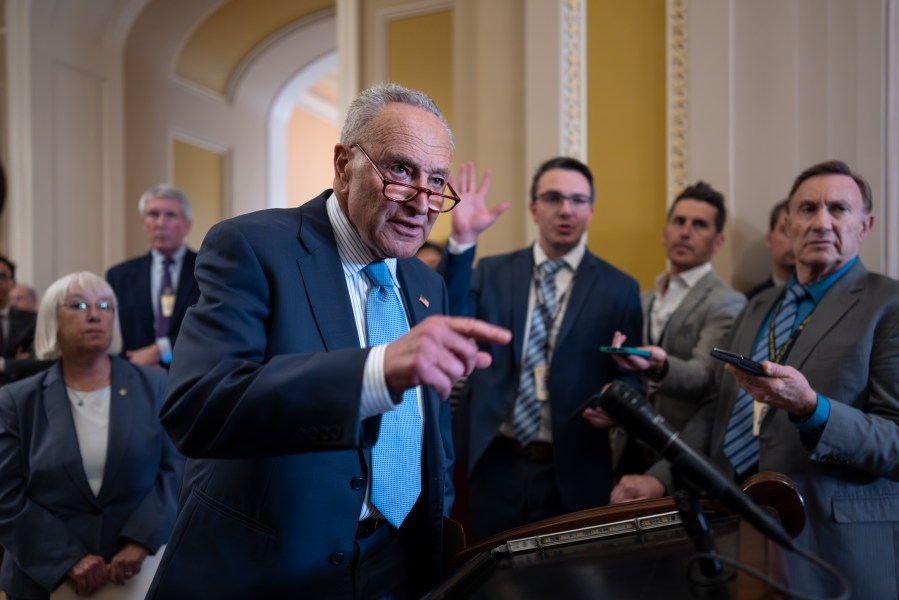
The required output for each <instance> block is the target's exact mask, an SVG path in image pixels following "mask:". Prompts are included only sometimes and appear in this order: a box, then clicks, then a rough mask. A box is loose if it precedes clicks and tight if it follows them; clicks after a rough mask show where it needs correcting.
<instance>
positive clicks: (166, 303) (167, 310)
mask: <svg viewBox="0 0 899 600" xmlns="http://www.w3.org/2000/svg"><path fill="white" fill-rule="evenodd" d="M159 311H160V312H161V313H162V316H163V317H166V318H169V317H171V316H172V313H174V312H175V294H174V293H173V292H172V290H171V289H167V290H166V291H164V292H163V293H162V295H161V296H160V297H159Z"/></svg>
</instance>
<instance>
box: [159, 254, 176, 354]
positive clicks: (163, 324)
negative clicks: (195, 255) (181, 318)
mask: <svg viewBox="0 0 899 600" xmlns="http://www.w3.org/2000/svg"><path fill="white" fill-rule="evenodd" d="M173 264H175V261H174V260H172V259H171V258H168V257H166V258H164V259H163V260H162V280H161V281H160V283H159V298H157V299H156V337H157V338H161V337H166V336H168V334H169V323H170V322H171V320H172V308H173V305H174V300H173V298H174V296H175V290H174V286H172V265H173ZM166 303H168V306H167V307H166V306H165V305H166Z"/></svg>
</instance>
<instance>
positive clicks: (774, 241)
mask: <svg viewBox="0 0 899 600" xmlns="http://www.w3.org/2000/svg"><path fill="white" fill-rule="evenodd" d="M789 202H790V199H789V198H787V199H784V200H781V201H780V202H778V203H777V204H775V205H774V206H773V207H772V208H771V214H770V215H768V235H766V236H765V247H766V248H768V253H769V254H770V255H771V275H770V276H769V277H768V279H766V280H765V281H763V282H761V283H760V284H758V285H756V286H755V287H753V288H752V289H751V290H749V291H748V292H746V297H747V298H749V299H750V300H752V299H753V298H754V297H755V296H757V295H758V294H759V293H760V292H763V291H765V290H767V289H768V288H769V287H774V286H782V285H784V284H786V283H787V281H788V280H789V279H790V276H791V275H792V274H793V271H794V270H795V269H796V256H795V255H794V254H793V245H792V244H791V243H790V234H789V232H788V231H787V204H789Z"/></svg>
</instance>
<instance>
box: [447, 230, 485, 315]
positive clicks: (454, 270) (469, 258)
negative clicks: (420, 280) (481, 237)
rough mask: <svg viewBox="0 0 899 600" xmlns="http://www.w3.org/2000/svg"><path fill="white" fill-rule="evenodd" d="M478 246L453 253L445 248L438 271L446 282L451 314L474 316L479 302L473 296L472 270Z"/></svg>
mask: <svg viewBox="0 0 899 600" xmlns="http://www.w3.org/2000/svg"><path fill="white" fill-rule="evenodd" d="M476 249H477V246H472V247H471V248H469V249H468V250H466V251H465V252H461V253H459V254H452V253H451V252H450V251H449V250H448V249H446V248H444V250H443V256H442V257H441V259H440V264H439V265H438V266H437V272H438V273H439V274H440V275H442V276H443V280H444V281H445V282H446V291H447V296H448V306H449V311H450V314H451V315H456V316H461V317H473V316H474V315H475V312H476V311H477V302H476V301H475V300H474V299H473V298H472V284H471V278H472V277H471V276H472V273H471V270H472V264H473V263H474V255H475V250H476Z"/></svg>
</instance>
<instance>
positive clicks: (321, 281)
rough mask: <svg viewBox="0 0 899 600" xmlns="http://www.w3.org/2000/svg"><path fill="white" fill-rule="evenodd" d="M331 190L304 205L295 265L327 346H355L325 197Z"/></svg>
mask: <svg viewBox="0 0 899 600" xmlns="http://www.w3.org/2000/svg"><path fill="white" fill-rule="evenodd" d="M329 195H330V192H326V193H324V194H322V195H320V196H319V197H318V198H316V199H315V200H312V201H311V202H309V203H308V204H307V205H306V206H304V207H303V209H301V210H302V216H301V218H300V229H299V232H298V235H297V238H298V241H299V244H298V248H297V253H298V257H297V265H298V266H299V269H300V277H301V278H302V280H303V287H304V289H305V291H306V296H307V297H308V298H309V304H310V306H311V307H312V314H313V318H314V319H315V322H316V323H317V324H318V332H319V334H320V335H321V337H322V341H323V342H324V344H325V349H326V350H329V351H330V350H336V349H339V348H352V347H356V348H358V347H359V346H360V344H359V332H358V330H357V329H356V319H355V317H354V316H353V306H352V304H351V303H350V295H349V292H348V291H347V287H346V279H345V278H344V277H343V266H342V265H341V263H340V254H339V253H338V252H337V242H335V241H334V232H333V231H332V229H331V222H330V221H329V220H328V214H327V210H326V208H325V201H326V200H327V199H328V196H329Z"/></svg>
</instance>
